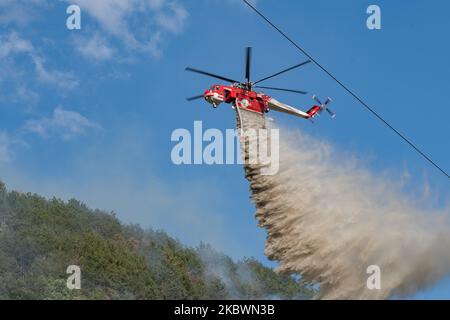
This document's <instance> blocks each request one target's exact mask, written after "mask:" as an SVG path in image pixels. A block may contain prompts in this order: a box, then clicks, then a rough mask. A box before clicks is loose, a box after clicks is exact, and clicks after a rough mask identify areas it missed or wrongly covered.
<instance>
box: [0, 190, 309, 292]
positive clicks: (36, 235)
mask: <svg viewBox="0 0 450 320" xmlns="http://www.w3.org/2000/svg"><path fill="white" fill-rule="evenodd" d="M211 214H213V213H211ZM69 265H78V266H80V268H81V272H82V288H81V290H72V291H71V290H69V289H68V288H67V286H66V281H67V277H68V276H69V275H67V274H66V269H67V267H68V266H69ZM313 294H314V292H313V291H312V290H311V289H309V288H308V287H306V286H304V285H302V284H299V283H298V282H296V281H295V280H294V279H293V278H291V277H290V276H286V275H278V274H276V273H275V272H274V271H272V270H271V269H269V268H267V267H265V266H263V265H262V264H261V263H259V262H257V261H256V260H254V259H251V258H249V259H245V260H243V261H238V262H234V261H233V260H232V259H230V258H229V257H227V256H225V255H223V254H220V253H218V252H216V251H215V250H213V249H212V248H211V247H210V246H208V245H200V246H199V247H198V248H190V247H185V246H183V245H182V244H180V243H179V242H178V241H177V240H174V239H173V238H171V237H169V236H168V235H167V234H165V233H164V232H160V231H153V230H143V229H142V228H140V227H139V226H135V225H124V224H122V223H121V222H120V221H119V220H118V219H117V218H116V217H115V216H114V215H113V214H109V213H106V212H102V211H99V210H91V209H89V208H87V207H86V206H85V205H84V204H82V203H81V202H79V201H77V200H70V201H68V202H64V201H61V200H58V199H52V200H47V199H45V198H43V197H40V196H38V195H33V194H23V193H18V192H14V191H12V192H8V191H7V190H6V188H5V185H4V184H3V183H1V182H0V299H278V298H281V299H309V298H311V297H312V295H313Z"/></svg>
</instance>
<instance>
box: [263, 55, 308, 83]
mask: <svg viewBox="0 0 450 320" xmlns="http://www.w3.org/2000/svg"><path fill="white" fill-rule="evenodd" d="M310 62H311V60H306V61H305V62H302V63H299V64H297V65H295V66H293V67H290V68H287V69H286V70H283V71H280V72H277V73H275V74H273V75H271V76H268V77H265V78H263V79H261V80H258V81H256V82H255V83H254V84H257V83H260V82H263V81H266V80H269V79H271V78H273V77H276V76H279V75H280V74H283V73H285V72H288V71H291V70H294V69H296V68H299V67H301V66H304V65H305V64H308V63H310Z"/></svg>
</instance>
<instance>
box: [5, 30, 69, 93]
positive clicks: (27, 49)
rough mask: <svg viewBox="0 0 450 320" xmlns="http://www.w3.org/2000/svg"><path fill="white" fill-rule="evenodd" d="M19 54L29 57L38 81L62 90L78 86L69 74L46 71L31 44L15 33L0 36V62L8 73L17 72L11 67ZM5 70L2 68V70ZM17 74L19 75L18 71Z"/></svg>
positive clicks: (41, 59)
mask: <svg viewBox="0 0 450 320" xmlns="http://www.w3.org/2000/svg"><path fill="white" fill-rule="evenodd" d="M20 54H23V55H27V56H29V57H30V59H31V62H32V63H33V65H34V70H35V73H36V76H37V78H38V80H40V81H42V82H44V83H49V84H52V85H55V86H58V87H60V88H63V89H73V88H74V87H76V86H77V85H78V81H77V80H76V79H75V77H74V76H73V75H72V74H71V73H70V72H62V71H58V70H50V69H48V68H47V66H46V64H45V60H44V58H43V57H42V56H41V55H40V54H39V53H38V52H37V50H36V49H35V47H34V46H33V44H32V43H31V42H30V41H28V40H26V39H23V38H22V37H20V35H19V34H18V33H17V32H15V31H12V32H10V33H9V34H3V35H2V34H0V62H1V63H2V64H6V65H9V70H10V71H12V72H14V71H17V70H16V68H14V67H13V65H14V58H15V57H16V56H17V55H20ZM7 69H8V68H5V67H3V66H2V70H7ZM17 72H18V73H19V71H17Z"/></svg>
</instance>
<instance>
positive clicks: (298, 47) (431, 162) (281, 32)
mask: <svg viewBox="0 0 450 320" xmlns="http://www.w3.org/2000/svg"><path fill="white" fill-rule="evenodd" d="M243 1H244V2H245V4H246V5H247V6H249V7H250V8H251V9H252V10H253V11H254V12H255V13H256V14H258V15H259V16H260V17H261V18H262V19H263V20H264V21H266V22H267V23H268V24H269V25H270V26H271V27H272V28H274V29H275V30H276V31H278V33H280V34H281V35H282V36H283V37H284V38H285V39H286V40H288V41H289V42H290V43H291V44H292V45H293V46H294V47H295V48H297V49H298V50H300V52H302V53H303V54H304V55H305V56H307V57H308V59H310V60H311V61H312V62H313V63H314V64H315V65H316V66H318V67H319V68H320V69H322V71H323V72H325V73H326V74H327V75H328V76H329V77H330V78H332V79H333V80H334V81H335V82H336V83H337V84H338V85H339V86H341V87H342V88H343V89H344V90H345V91H346V92H347V93H348V94H350V95H351V96H352V97H353V98H355V99H356V100H357V101H358V102H359V103H360V104H361V105H362V106H363V107H365V108H366V109H367V110H368V111H369V112H370V113H372V115H374V116H375V117H376V118H377V119H378V120H380V121H381V122H382V123H383V124H384V125H385V126H386V127H388V128H389V129H391V130H392V131H393V132H394V133H395V134H396V135H398V136H399V137H400V138H401V139H402V140H403V141H404V142H406V143H407V144H408V145H409V146H410V147H411V148H413V149H414V150H415V151H416V152H417V153H418V154H419V155H420V156H422V157H423V158H424V159H425V160H426V161H428V162H429V163H430V164H431V165H432V166H434V167H435V168H436V169H438V170H439V171H440V172H441V173H442V174H444V175H445V176H446V177H447V178H448V179H450V175H449V174H448V173H447V172H446V171H445V170H444V169H442V167H440V166H439V165H438V164H437V163H436V162H435V161H433V160H432V159H431V158H430V157H429V156H428V155H426V154H425V153H424V152H423V151H422V150H421V149H420V148H419V147H418V146H416V144H415V143H413V142H412V141H411V140H410V139H408V138H407V137H406V136H405V135H404V134H402V133H401V132H399V131H398V130H397V129H395V128H394V127H393V126H392V125H391V124H390V123H389V122H387V121H386V120H385V119H384V118H383V117H382V116H381V115H379V114H378V113H377V112H376V111H375V110H374V109H373V108H372V107H370V106H369V105H368V104H367V103H366V102H365V101H364V100H363V99H362V98H361V97H359V96H358V95H357V94H356V93H354V92H353V91H352V90H351V89H350V88H349V87H347V86H346V85H345V84H343V83H342V82H341V81H340V80H338V79H337V78H336V77H335V76H334V75H333V74H332V73H331V72H330V71H328V70H327V69H326V68H325V67H324V66H322V65H321V64H320V63H319V62H318V61H317V60H316V59H314V58H313V57H312V56H311V55H310V54H309V53H308V52H307V51H306V50H305V49H303V48H302V47H301V46H300V45H298V44H297V43H296V42H295V41H294V40H292V39H291V38H290V37H289V36H288V35H287V34H286V33H285V32H283V31H282V30H281V29H280V28H278V27H277V26H276V25H275V24H273V23H272V22H271V21H270V20H269V19H268V18H267V17H266V16H265V15H263V14H262V13H261V12H260V11H259V10H258V9H256V8H255V6H253V5H252V4H250V3H249V1H248V0H243Z"/></svg>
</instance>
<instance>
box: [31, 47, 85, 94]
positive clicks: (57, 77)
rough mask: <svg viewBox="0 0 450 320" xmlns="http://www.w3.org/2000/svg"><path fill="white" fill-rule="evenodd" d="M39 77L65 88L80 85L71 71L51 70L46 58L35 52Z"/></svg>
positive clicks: (35, 62) (34, 60)
mask: <svg viewBox="0 0 450 320" xmlns="http://www.w3.org/2000/svg"><path fill="white" fill-rule="evenodd" d="M32 60H33V63H34V66H35V70H36V74H37V76H38V79H39V80H41V81H42V82H45V83H49V84H52V85H55V86H58V87H61V88H63V89H73V88H75V87H76V86H77V85H78V81H77V80H76V79H75V77H74V76H73V75H72V73H70V72H63V71H58V70H49V69H47V68H46V67H45V64H44V59H43V58H42V57H40V56H37V55H35V54H33V55H32Z"/></svg>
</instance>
